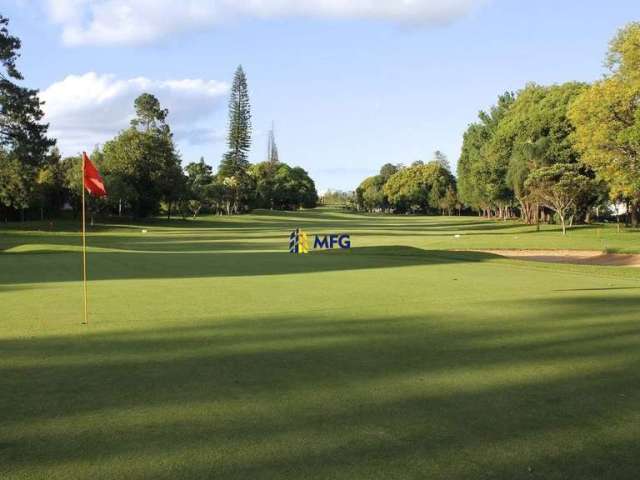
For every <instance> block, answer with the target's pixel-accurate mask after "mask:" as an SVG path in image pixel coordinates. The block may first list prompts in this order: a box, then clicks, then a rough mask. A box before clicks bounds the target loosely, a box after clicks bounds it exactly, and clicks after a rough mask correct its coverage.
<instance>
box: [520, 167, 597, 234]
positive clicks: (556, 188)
mask: <svg viewBox="0 0 640 480" xmlns="http://www.w3.org/2000/svg"><path fill="white" fill-rule="evenodd" d="M525 187H526V188H527V189H528V190H529V191H530V192H531V195H532V196H533V197H534V198H536V200H537V201H539V202H540V203H541V204H543V205H545V206H546V207H547V208H550V209H552V210H553V211H555V212H556V214H557V215H558V218H559V219H560V223H561V224H562V234H563V235H565V234H566V233H567V227H566V222H567V217H568V216H569V215H572V214H574V213H575V209H576V207H577V205H578V202H579V199H580V197H581V196H583V195H585V194H587V193H588V192H589V190H590V189H591V188H592V179H591V178H589V177H588V176H586V175H584V174H583V173H582V172H581V171H580V165H577V164H575V163H573V164H565V163H556V164H554V165H552V166H550V167H542V168H538V169H536V170H534V171H533V172H531V173H530V174H529V176H528V178H527V180H526V182H525Z"/></svg>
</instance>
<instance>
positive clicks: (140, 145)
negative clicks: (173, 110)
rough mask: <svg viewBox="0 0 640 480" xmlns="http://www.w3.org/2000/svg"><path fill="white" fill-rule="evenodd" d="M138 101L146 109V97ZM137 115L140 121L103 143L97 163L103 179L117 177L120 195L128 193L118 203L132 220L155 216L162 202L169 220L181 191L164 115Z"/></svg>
mask: <svg viewBox="0 0 640 480" xmlns="http://www.w3.org/2000/svg"><path fill="white" fill-rule="evenodd" d="M142 97H144V98H146V99H147V100H145V101H144V102H142V104H144V105H147V104H148V99H149V96H146V95H144V94H143V95H141V97H139V98H138V99H140V98H142ZM140 103H141V102H138V104H140ZM138 111H139V112H143V113H142V117H137V118H136V119H134V122H133V124H132V126H131V127H130V128H128V129H126V130H124V131H122V132H121V133H120V134H119V135H118V136H117V137H116V138H114V139H113V140H110V141H109V142H107V143H105V145H104V149H103V156H104V160H103V161H101V162H99V163H102V164H103V173H104V174H105V175H106V176H107V177H118V178H119V180H118V181H119V182H122V183H124V185H123V188H122V189H121V191H122V192H123V193H126V192H128V194H129V195H130V198H126V199H122V200H123V201H125V203H127V204H129V205H130V206H131V210H132V213H133V215H134V216H137V217H145V216H148V215H151V214H154V213H157V212H158V211H159V207H160V202H161V201H164V203H165V204H166V205H167V214H168V216H169V217H170V216H171V211H172V206H173V204H175V203H176V201H177V199H178V198H179V197H180V195H181V194H182V192H183V189H184V176H183V173H182V169H181V167H180V157H179V155H178V153H177V151H176V148H175V145H174V143H173V137H172V134H171V131H170V129H169V126H168V125H167V124H166V123H165V120H164V119H165V118H166V114H165V111H164V110H162V109H160V108H157V109H156V108H154V109H152V110H151V111H143V110H141V109H138ZM150 112H151V113H150ZM154 112H155V113H154ZM154 115H155V116H154ZM140 126H141V127H142V128H141V129H140V128H138V127H140ZM93 155H94V156H95V155H96V153H94V154H93ZM134 192H135V193H134Z"/></svg>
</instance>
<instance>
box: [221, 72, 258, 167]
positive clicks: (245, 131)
mask: <svg viewBox="0 0 640 480" xmlns="http://www.w3.org/2000/svg"><path fill="white" fill-rule="evenodd" d="M228 146H229V151H228V152H227V153H225V154H224V157H223V159H222V162H221V163H220V169H219V174H220V175H221V176H222V177H237V178H241V177H244V176H246V174H247V169H248V168H249V160H247V154H248V153H249V148H250V147H251V107H250V105H249V91H248V89H247V77H246V76H245V74H244V70H243V69H242V65H240V66H239V67H238V69H237V70H236V73H235V75H234V77H233V85H232V87H231V97H230V98H229V136H228Z"/></svg>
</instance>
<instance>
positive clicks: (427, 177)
mask: <svg viewBox="0 0 640 480" xmlns="http://www.w3.org/2000/svg"><path fill="white" fill-rule="evenodd" d="M448 187H452V188H455V178H454V177H453V175H452V174H451V172H449V171H448V170H447V169H445V168H444V167H443V166H442V165H441V164H439V163H436V162H429V163H427V164H426V165H425V164H417V165H414V166H411V167H409V168H404V169H401V170H400V171H398V172H397V173H396V174H395V175H393V176H392V177H391V178H389V180H388V181H387V183H386V184H385V185H384V194H385V195H386V196H387V198H388V200H389V203H390V205H391V206H392V207H393V208H394V209H395V210H396V211H398V212H406V211H413V212H424V213H428V212H430V211H437V210H438V209H439V208H440V205H441V200H442V198H443V197H445V196H446V192H447V188H448Z"/></svg>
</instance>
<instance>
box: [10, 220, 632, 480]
mask: <svg viewBox="0 0 640 480" xmlns="http://www.w3.org/2000/svg"><path fill="white" fill-rule="evenodd" d="M295 227H301V228H304V229H305V230H307V231H308V232H309V233H311V234H313V233H316V232H317V233H332V232H347V233H351V235H352V238H351V240H352V244H353V247H354V248H353V249H352V250H351V251H332V252H314V253H311V254H309V255H305V256H302V255H300V256H294V255H289V254H288V253H286V250H287V237H288V233H289V231H290V230H291V229H293V228H295ZM47 228H48V226H46V225H39V224H26V225H11V226H10V227H6V226H3V227H0V250H2V252H1V253H0V478H2V479H3V480H5V479H7V480H9V479H64V480H71V479H87V478H91V479H111V478H127V479H143V478H144V479H147V478H150V479H211V478H216V479H285V478H286V479H322V480H325V479H345V480H346V479H348V480H353V479H367V480H369V479H384V480H388V479H405V478H406V479H417V478H426V479H483V478H487V479H505V480H506V479H509V480H511V479H544V480H554V479H581V480H586V479H593V480H596V479H597V480H600V479H604V478H615V479H636V478H638V472H639V471H640V444H639V443H638V438H640V314H639V312H640V270H638V269H636V270H634V269H629V268H624V267H599V266H576V265H560V264H541V263H529V262H525V261H519V260H509V259H501V258H498V257H496V256H493V255H489V254H483V253H473V252H458V251H448V250H449V249H451V250H453V249H471V248H476V249H483V248H485V249H489V248H497V249H505V248H533V249H549V248H561V249H577V250H596V249H603V250H604V249H608V250H609V251H610V250H611V249H615V250H617V251H624V252H639V251H640V234H638V233H633V232H629V231H627V232H623V233H620V234H618V233H616V231H615V227H606V228H604V227H601V226H598V227H581V228H578V229H575V230H573V231H571V232H570V233H569V235H568V236H567V237H566V238H563V237H561V235H560V234H559V233H558V231H557V229H555V228H546V229H545V231H543V232H540V233H536V232H535V228H533V227H522V226H518V225H515V224H512V223H494V222H487V221H483V220H480V219H477V218H464V217H462V218H459V217H449V218H437V217H384V216H359V215H351V214H346V213H342V212H339V211H335V210H322V209H319V210H316V211H308V212H300V213H289V214H270V213H262V214H260V213H258V214H255V215H250V216H242V217H236V218H222V219H221V218H216V217H206V218H202V219H199V220H196V221H175V222H173V221H172V222H163V221H155V222H150V223H148V224H145V225H140V224H138V225H131V224H122V225H110V226H108V225H99V226H97V227H95V228H94V229H93V230H92V232H91V235H90V238H89V244H90V245H91V253H90V258H89V260H90V277H91V278H92V282H91V285H90V310H91V324H90V325H89V326H83V325H81V324H80V322H81V316H82V296H81V295H82V288H81V283H80V282H79V281H78V280H79V276H80V256H79V249H78V245H79V236H78V233H77V226H76V225H74V224H72V223H59V224H54V226H53V228H54V230H56V231H53V232H50V231H46V229H47ZM38 229H40V231H39V230H38ZM142 229H146V230H147V233H142V231H141V230H142ZM455 235H460V237H459V238H456V237H455Z"/></svg>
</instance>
